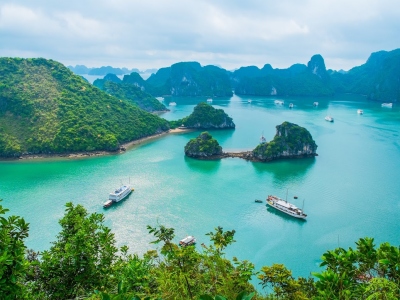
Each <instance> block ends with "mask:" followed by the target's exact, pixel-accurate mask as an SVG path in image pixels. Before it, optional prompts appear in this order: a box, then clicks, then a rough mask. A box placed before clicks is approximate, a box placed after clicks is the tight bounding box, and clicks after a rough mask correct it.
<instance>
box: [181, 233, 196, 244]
mask: <svg viewBox="0 0 400 300" xmlns="http://www.w3.org/2000/svg"><path fill="white" fill-rule="evenodd" d="M194 244H196V239H195V237H194V236H191V235H188V236H187V237H185V238H184V239H181V240H180V241H179V246H182V247H186V246H190V245H194Z"/></svg>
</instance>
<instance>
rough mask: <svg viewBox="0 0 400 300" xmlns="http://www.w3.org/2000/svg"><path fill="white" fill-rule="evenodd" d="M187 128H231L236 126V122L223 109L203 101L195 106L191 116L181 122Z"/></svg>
mask: <svg viewBox="0 0 400 300" xmlns="http://www.w3.org/2000/svg"><path fill="white" fill-rule="evenodd" d="M181 123H182V124H183V125H184V126H185V127H186V128H195V129H230V128H235V123H233V120H232V118H231V117H229V116H228V115H227V114H226V113H225V112H224V110H223V109H216V108H214V107H213V106H211V105H209V104H207V103H205V102H201V103H199V104H197V106H196V107H195V108H194V110H193V113H191V114H190V116H188V117H186V118H184V119H182V122H181Z"/></svg>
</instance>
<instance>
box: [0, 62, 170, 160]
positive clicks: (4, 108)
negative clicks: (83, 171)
mask: <svg viewBox="0 0 400 300" xmlns="http://www.w3.org/2000/svg"><path fill="white" fill-rule="evenodd" d="M168 128H169V126H168V123H167V121H165V120H163V119H161V118H159V117H157V116H154V115H152V114H150V113H147V112H145V111H143V110H141V109H140V108H138V107H135V106H134V105H132V104H131V103H129V102H128V101H125V100H121V99H117V98H115V97H113V96H110V95H108V94H106V93H105V92H103V91H101V90H100V89H98V88H96V87H94V86H93V85H91V84H89V83H88V82H87V81H85V80H84V79H82V78H81V77H80V76H77V75H74V74H73V73H72V72H71V71H70V70H69V69H68V68H66V67H65V66H64V65H62V64H60V63H58V62H56V61H53V60H46V59H42V58H39V59H19V58H0V156H3V157H4V156H19V155H21V154H24V153H35V154H36V153H65V152H72V151H73V152H75V151H94V150H111V151H112V150H117V149H118V147H119V145H120V144H121V143H124V142H128V141H131V140H135V139H139V138H141V137H144V136H148V135H152V134H155V133H158V132H162V131H165V130H168Z"/></svg>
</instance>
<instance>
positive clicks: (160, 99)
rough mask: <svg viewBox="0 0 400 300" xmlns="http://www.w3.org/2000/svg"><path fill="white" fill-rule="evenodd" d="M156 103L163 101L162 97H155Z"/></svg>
mask: <svg viewBox="0 0 400 300" xmlns="http://www.w3.org/2000/svg"><path fill="white" fill-rule="evenodd" d="M156 99H157V100H158V101H164V97H156Z"/></svg>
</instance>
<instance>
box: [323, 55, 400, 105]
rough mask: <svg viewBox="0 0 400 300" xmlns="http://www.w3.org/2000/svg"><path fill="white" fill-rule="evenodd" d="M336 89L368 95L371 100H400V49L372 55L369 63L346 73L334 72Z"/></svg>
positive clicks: (333, 78)
mask: <svg viewBox="0 0 400 300" xmlns="http://www.w3.org/2000/svg"><path fill="white" fill-rule="evenodd" d="M331 78H332V85H333V87H334V89H335V90H336V91H338V92H342V93H355V94H363V95H367V97H368V98H369V99H371V100H378V101H383V102H396V101H399V100H400V49H396V50H393V51H389V52H387V51H379V52H375V53H372V54H371V56H370V57H369V58H368V60H367V62H366V63H365V64H363V65H361V66H359V67H355V68H352V69H351V70H349V71H348V72H346V73H339V72H333V73H332V75H331Z"/></svg>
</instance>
